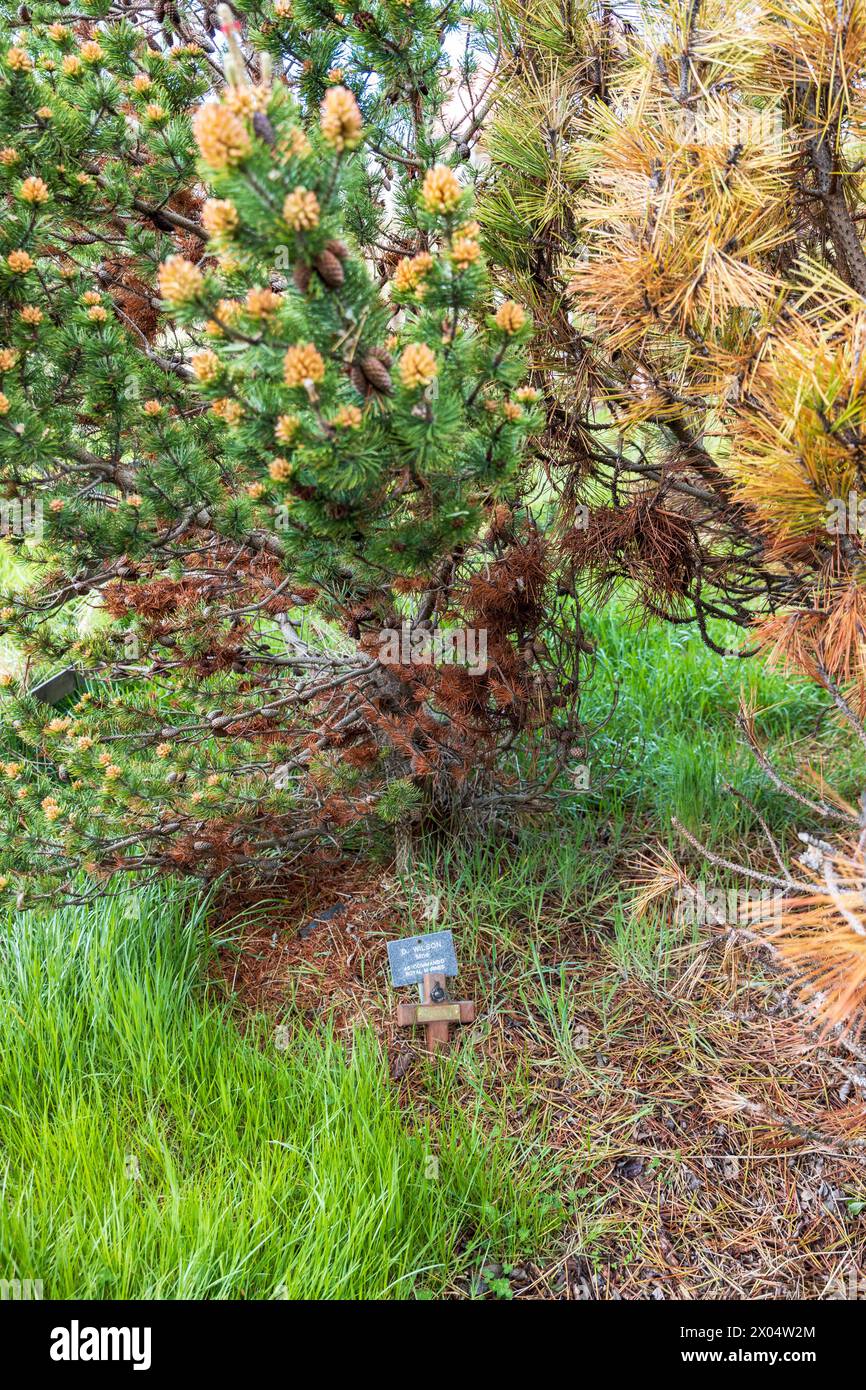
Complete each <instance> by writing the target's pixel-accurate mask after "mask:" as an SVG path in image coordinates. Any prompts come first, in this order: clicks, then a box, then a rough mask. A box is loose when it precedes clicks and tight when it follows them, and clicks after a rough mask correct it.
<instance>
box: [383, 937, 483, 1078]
mask: <svg viewBox="0 0 866 1390" xmlns="http://www.w3.org/2000/svg"><path fill="white" fill-rule="evenodd" d="M388 960H389V963H390V966H391V978H392V980H393V982H394V984H395V985H409V984H418V985H419V993H420V996H421V998H420V1002H419V1003H417V1004H399V1005H398V1006H397V1023H398V1025H399V1027H401V1028H413V1027H417V1026H418V1025H419V1024H423V1025H424V1028H425V1030H426V1034H427V1051H428V1052H430V1053H436V1052H439V1051H441V1050H442V1049H443V1048H446V1047H447V1046H448V1039H449V1036H450V1031H451V1025H452V1023H472V1021H473V1020H474V1018H475V1005H474V1004H473V1003H472V1001H471V1000H469V999H449V998H448V990H447V986H446V983H445V980H446V976H448V975H456V974H457V958H456V956H455V954H454V945H453V942H452V939H451V933H450V931H440V932H426V933H425V934H424V935H423V936H410V937H404V938H402V939H400V940H397V941H389V942H388Z"/></svg>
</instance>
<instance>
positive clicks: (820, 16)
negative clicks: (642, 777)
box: [480, 0, 866, 699]
mask: <svg viewBox="0 0 866 1390" xmlns="http://www.w3.org/2000/svg"><path fill="white" fill-rule="evenodd" d="M506 12H507V14H508V17H509V21H510V31H509V32H510V43H511V49H512V52H513V54H514V64H513V69H512V72H511V74H510V76H509V79H508V81H507V83H506V84H505V86H504V88H503V92H502V97H501V100H500V104H499V108H498V110H497V113H496V119H495V121H494V124H493V128H492V130H491V133H490V136H489V139H488V146H489V149H490V152H491V157H492V160H493V163H494V168H495V175H496V176H495V178H494V179H493V180H491V187H490V189H489V192H488V193H487V195H486V197H485V199H484V200H483V202H482V205H481V212H480V216H481V220H482V222H483V224H484V227H485V229H486V238H487V249H488V253H489V256H490V258H491V261H492V263H493V264H494V265H495V266H497V267H501V269H499V270H497V278H498V280H499V282H500V283H501V284H502V285H503V286H505V287H507V288H508V289H509V291H510V292H512V293H517V294H519V295H520V297H521V298H522V300H523V301H524V302H526V303H528V304H530V305H531V307H532V309H533V312H534V315H535V320H536V334H535V343H536V344H537V353H538V355H537V362H538V365H539V367H540V368H541V371H540V373H539V376H538V377H537V378H536V381H537V383H538V384H539V385H540V386H541V388H542V389H543V391H544V393H545V404H546V413H547V421H548V427H547V431H546V436H545V440H544V446H545V448H546V451H547V453H548V456H549V458H550V461H551V468H552V471H553V472H554V474H555V475H556V476H557V477H558V478H559V480H560V484H561V488H562V495H563V499H564V501H565V503H566V504H569V503H570V504H572V505H573V503H574V501H575V499H578V500H579V501H582V502H584V503H587V504H589V508H590V516H589V518H588V521H586V519H585V518H582V519H581V521H580V524H578V525H577V526H575V528H574V531H573V534H572V536H571V539H570V542H569V541H566V544H567V545H568V544H570V547H571V550H572V553H573V556H574V560H575V564H576V565H577V566H578V567H579V568H580V569H581V571H582V572H583V573H584V575H586V576H588V577H590V578H592V579H593V580H594V581H595V582H596V584H597V586H598V588H599V590H601V591H604V590H605V588H606V587H607V586H608V585H609V583H610V582H611V581H612V580H614V579H616V578H622V577H625V578H627V579H628V580H630V581H632V582H633V583H634V584H635V585H636V587H637V590H638V593H639V595H640V596H641V597H642V598H643V600H644V602H645V604H646V606H647V607H648V608H649V609H650V611H651V612H653V613H654V614H656V615H658V616H662V617H667V618H669V619H671V620H673V621H677V622H683V621H686V622H696V623H697V624H698V626H699V627H700V630H701V633H702V635H703V636H704V639H705V640H706V641H707V642H709V643H710V645H714V643H713V639H712V637H711V635H710V633H709V631H708V629H707V619H708V618H715V617H726V618H729V619H731V620H733V621H734V622H736V623H738V624H740V625H742V626H744V627H749V626H751V625H752V624H754V623H755V622H756V620H764V621H763V624H762V626H761V627H759V630H758V632H757V634H756V636H755V639H754V640H752V641H749V640H745V641H744V643H743V652H744V654H746V653H747V652H749V653H750V652H753V651H754V650H755V649H756V647H757V645H759V644H760V643H761V642H764V643H767V644H770V645H771V646H772V647H773V648H774V649H775V651H776V652H777V654H778V655H779V656H780V657H782V658H783V659H784V660H790V661H791V662H792V663H793V664H794V665H795V666H797V667H798V668H799V669H805V670H807V671H808V672H810V673H811V674H813V675H815V676H817V678H818V679H819V680H822V681H826V679H828V678H829V679H830V680H831V681H832V682H841V683H843V684H844V683H846V682H848V681H850V680H856V681H857V682H858V684H859V686H860V693H859V696H858V699H862V696H863V691H864V675H866V667H864V652H866V648H864V645H863V639H862V631H863V616H864V609H863V604H864V601H866V600H864V597H863V594H864V589H863V584H862V561H861V551H862V528H861V527H860V526H859V524H855V525H854V526H852V525H851V517H852V515H853V516H856V507H857V502H858V499H859V496H860V495H861V494H862V491H863V482H862V479H861V478H860V463H859V451H860V447H861V444H860V431H861V425H862V422H861V420H860V404H859V402H860V398H861V392H860V376H859V373H860V370H861V365H860V364H861V352H860V340H861V337H862V332H863V319H862V315H863V302H864V295H866V255H864V250H863V245H862V237H861V226H862V216H863V214H862V211H861V210H860V209H861V208H862V201H863V175H862V170H861V165H862V160H861V152H862V149H861V147H862V127H863V103H862V98H861V90H862V76H863V71H864V64H866V47H864V32H866V31H864V23H863V7H862V5H861V4H860V3H859V0H856V2H855V3H849V4H846V5H844V6H837V5H835V4H830V3H825V0H799V2H798V3H797V4H795V5H793V6H792V5H788V4H784V5H783V4H781V3H780V4H776V3H774V0H769V3H766V4H762V5H749V6H736V7H734V9H733V10H732V8H731V6H730V5H728V4H725V3H722V0H677V3H674V4H663V5H656V4H649V5H646V6H645V7H642V9H641V13H640V18H639V20H638V19H637V18H636V17H635V16H632V17H631V19H632V22H629V20H628V19H623V18H621V17H619V16H618V15H617V12H616V10H615V8H611V7H607V6H604V7H601V8H600V9H599V10H598V11H597V12H595V11H594V10H593V9H592V8H589V9H582V8H581V9H577V10H576V9H574V8H573V7H571V6H567V5H560V4H558V3H554V4H547V3H539V4H536V3H531V4H529V5H523V4H519V3H515V4H513V5H512V4H510V3H509V4H507V5H506ZM527 127H528V129H527ZM521 219H525V221H526V225H527V235H525V236H523V237H521V236H520V235H519V224H520V220H521ZM849 503H851V504H852V505H853V507H854V511H853V512H852V511H851V508H850V507H849ZM843 513H844V515H843ZM864 514H866V509H864ZM715 645H717V644H715Z"/></svg>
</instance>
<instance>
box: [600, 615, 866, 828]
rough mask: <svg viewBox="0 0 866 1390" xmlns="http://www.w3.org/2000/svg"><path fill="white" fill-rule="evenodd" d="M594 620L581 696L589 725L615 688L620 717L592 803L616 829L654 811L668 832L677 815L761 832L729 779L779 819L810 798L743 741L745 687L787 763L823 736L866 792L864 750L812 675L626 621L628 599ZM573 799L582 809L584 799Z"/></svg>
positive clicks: (834, 760) (612, 726) (726, 631)
mask: <svg viewBox="0 0 866 1390" xmlns="http://www.w3.org/2000/svg"><path fill="white" fill-rule="evenodd" d="M587 626H588V627H589V629H590V631H591V632H592V635H593V638H594V639H595V641H596V643H597V646H598V660H597V669H596V673H595V675H594V677H593V679H592V681H591V682H590V683H589V685H588V687H587V690H586V694H585V698H584V702H583V704H582V714H583V717H584V718H585V719H586V721H587V723H588V724H589V725H590V726H592V725H593V724H595V723H597V722H599V721H600V720H601V719H603V718H604V717H605V716H606V714H607V713H608V712H609V710H610V707H611V704H612V703H613V695H614V691H616V692H617V699H616V704H615V708H614V711H613V716H612V718H611V719H610V721H609V723H608V724H607V726H606V727H605V728H604V729H603V730H602V731H601V732H600V733H599V734H598V735H597V736H596V738H595V740H594V741H593V743H592V745H591V748H590V756H591V770H592V772H591V786H593V785H601V783H602V780H603V779H604V778H605V777H606V776H607V775H608V774H609V773H610V771H611V769H617V768H618V770H617V771H615V772H614V775H613V777H612V779H611V780H610V782H609V783H608V784H607V785H606V786H604V788H603V790H602V791H601V792H600V795H599V796H598V797H597V798H596V797H593V796H592V795H590V796H588V797H587V798H586V801H585V804H586V805H587V806H589V807H590V808H591V809H592V812H593V814H595V815H604V816H606V817H607V819H608V821H609V822H610V823H611V824H612V826H613V827H614V828H618V827H619V826H621V824H622V822H623V821H624V820H626V819H629V818H636V817H639V816H644V817H647V818H648V819H649V820H650V821H651V822H652V824H653V825H654V826H655V827H656V828H657V830H656V833H658V832H661V834H662V836H663V837H664V836H668V835H670V831H669V827H670V818H671V816H672V815H674V816H676V817H677V818H678V819H679V820H680V821H682V822H683V824H684V825H687V826H688V827H689V829H691V830H692V831H694V832H695V833H697V834H699V835H701V836H703V837H705V838H707V839H708V840H710V841H711V842H713V843H714V844H718V843H720V842H728V843H731V842H735V841H736V840H737V839H738V838H739V837H742V836H746V835H752V834H753V833H754V832H755V830H756V829H757V825H756V821H755V818H754V816H753V815H752V813H751V812H750V811H749V810H748V808H747V807H745V806H744V805H743V803H742V802H739V801H737V800H736V798H734V797H732V796H730V795H729V794H726V793H725V792H724V790H723V783H724V782H725V781H729V782H731V783H732V784H733V785H734V786H736V787H737V788H738V789H739V790H740V791H742V792H744V793H745V794H746V795H747V796H748V797H749V799H750V800H751V801H753V802H754V803H755V804H756V805H757V806H758V807H759V809H760V810H761V811H762V813H763V814H764V815H765V816H766V817H767V818H768V819H769V821H770V822H771V823H772V824H773V825H774V826H776V828H778V829H779V830H783V829H784V828H785V827H786V826H790V825H792V824H794V823H795V822H797V821H798V820H799V819H800V808H798V807H797V806H796V805H795V804H794V803H793V802H791V801H790V800H789V799H787V798H785V797H784V796H782V795H781V794H780V793H778V792H776V791H775V790H774V789H773V788H772V787H771V785H770V783H769V782H768V780H767V778H766V777H765V776H764V774H763V772H762V771H761V769H760V767H759V766H758V764H757V762H756V761H755V759H754V757H753V756H752V755H751V753H750V752H749V750H748V749H746V748H745V747H744V746H743V744H742V741H741V739H740V737H739V734H738V731H737V728H736V722H735V721H736V715H737V710H738V707H739V704H740V698H741V693H742V692H743V691H749V692H751V693H752V695H753V697H754V700H755V703H756V706H757V710H758V719H757V730H758V734H759V737H760V739H761V741H762V743H763V744H764V746H765V747H766V748H767V750H768V751H769V752H770V754H771V756H772V757H773V759H774V760H775V761H776V762H777V763H778V765H779V766H780V767H781V768H783V769H784V768H790V765H791V763H792V761H793V760H794V758H795V754H796V753H797V752H798V751H799V750H802V748H803V747H805V746H807V745H808V746H810V747H811V746H812V745H813V743H819V744H820V745H821V747H822V749H823V751H824V753H825V755H826V756H827V758H828V761H829V765H830V767H831V770H832V773H833V780H834V784H835V785H836V786H837V788H838V790H840V791H841V792H842V793H843V794H844V795H848V796H851V797H854V798H856V796H857V794H858V792H859V789H860V787H861V786H862V785H863V784H864V782H866V768H864V761H863V757H862V750H861V749H860V748H859V746H858V747H856V748H855V747H854V746H853V743H854V740H852V739H851V738H850V737H849V735H848V731H847V730H846V729H842V728H840V727H839V726H838V724H837V723H836V722H834V720H833V719H828V718H826V714H827V711H828V706H829V701H828V699H827V697H826V696H825V695H824V693H823V692H822V691H821V690H820V689H819V688H818V687H817V686H815V685H814V684H813V683H811V682H809V681H806V680H805V679H804V680H798V679H795V678H792V677H791V676H790V675H787V674H785V673H784V672H782V671H779V670H771V669H770V668H769V667H768V666H767V664H766V663H765V662H764V661H763V660H762V659H761V657H754V658H751V659H748V660H745V661H739V660H736V659H734V658H730V657H729V658H724V657H721V656H718V655H716V653H714V652H713V651H711V650H710V649H709V648H708V647H706V646H705V645H704V644H703V642H702V641H701V639H700V636H699V634H698V633H697V632H696V631H695V629H694V628H691V627H672V626H669V625H666V624H663V623H657V622H651V623H648V622H646V621H642V622H637V623H634V622H630V621H627V617H626V608H625V601H624V599H622V598H619V599H615V600H614V601H613V602H611V603H610V604H609V605H608V606H607V608H605V609H604V611H603V612H602V613H598V614H594V615H591V617H590V619H589V620H588V622H587ZM711 630H712V636H713V638H714V640H715V641H716V642H717V643H718V644H719V645H720V646H725V645H727V644H731V645H733V644H734V643H736V642H739V643H741V644H742V643H743V642H744V640H745V639H744V637H743V635H742V634H739V636H738V634H737V631H736V629H735V628H733V627H730V628H728V627H726V626H725V625H723V624H720V623H713V624H711ZM575 806H576V808H577V811H578V814H580V813H581V811H582V807H581V802H580V799H579V798H575ZM758 833H759V834H760V831H758Z"/></svg>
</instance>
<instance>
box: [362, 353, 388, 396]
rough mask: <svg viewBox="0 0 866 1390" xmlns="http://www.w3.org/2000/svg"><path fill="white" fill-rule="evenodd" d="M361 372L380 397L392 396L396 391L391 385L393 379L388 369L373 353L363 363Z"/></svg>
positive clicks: (368, 354)
mask: <svg viewBox="0 0 866 1390" xmlns="http://www.w3.org/2000/svg"><path fill="white" fill-rule="evenodd" d="M361 371H362V372H363V373H364V376H365V377H366V378H367V381H368V382H369V383H370V386H371V388H372V389H373V390H374V391H376V392H378V394H379V395H380V396H390V395H392V393H393V391H394V387H393V386H392V385H391V378H390V376H389V374H388V369H387V367H386V366H385V364H384V362H382V361H381V360H380V359H379V358H378V357H375V356H374V355H373V352H368V353H367V356H366V357H364V358H363V359H362V361H361Z"/></svg>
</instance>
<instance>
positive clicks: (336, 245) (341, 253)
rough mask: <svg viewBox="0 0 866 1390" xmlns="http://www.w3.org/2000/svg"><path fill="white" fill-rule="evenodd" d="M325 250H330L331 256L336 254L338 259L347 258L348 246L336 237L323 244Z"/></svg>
mask: <svg viewBox="0 0 866 1390" xmlns="http://www.w3.org/2000/svg"><path fill="white" fill-rule="evenodd" d="M325 250H326V251H330V253H331V255H332V256H336V257H337V260H338V261H347V260H348V259H349V248H348V246H347V245H346V243H345V242H344V241H337V240H336V239H334V240H332V241H329V242H327V243H326V245H325Z"/></svg>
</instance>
